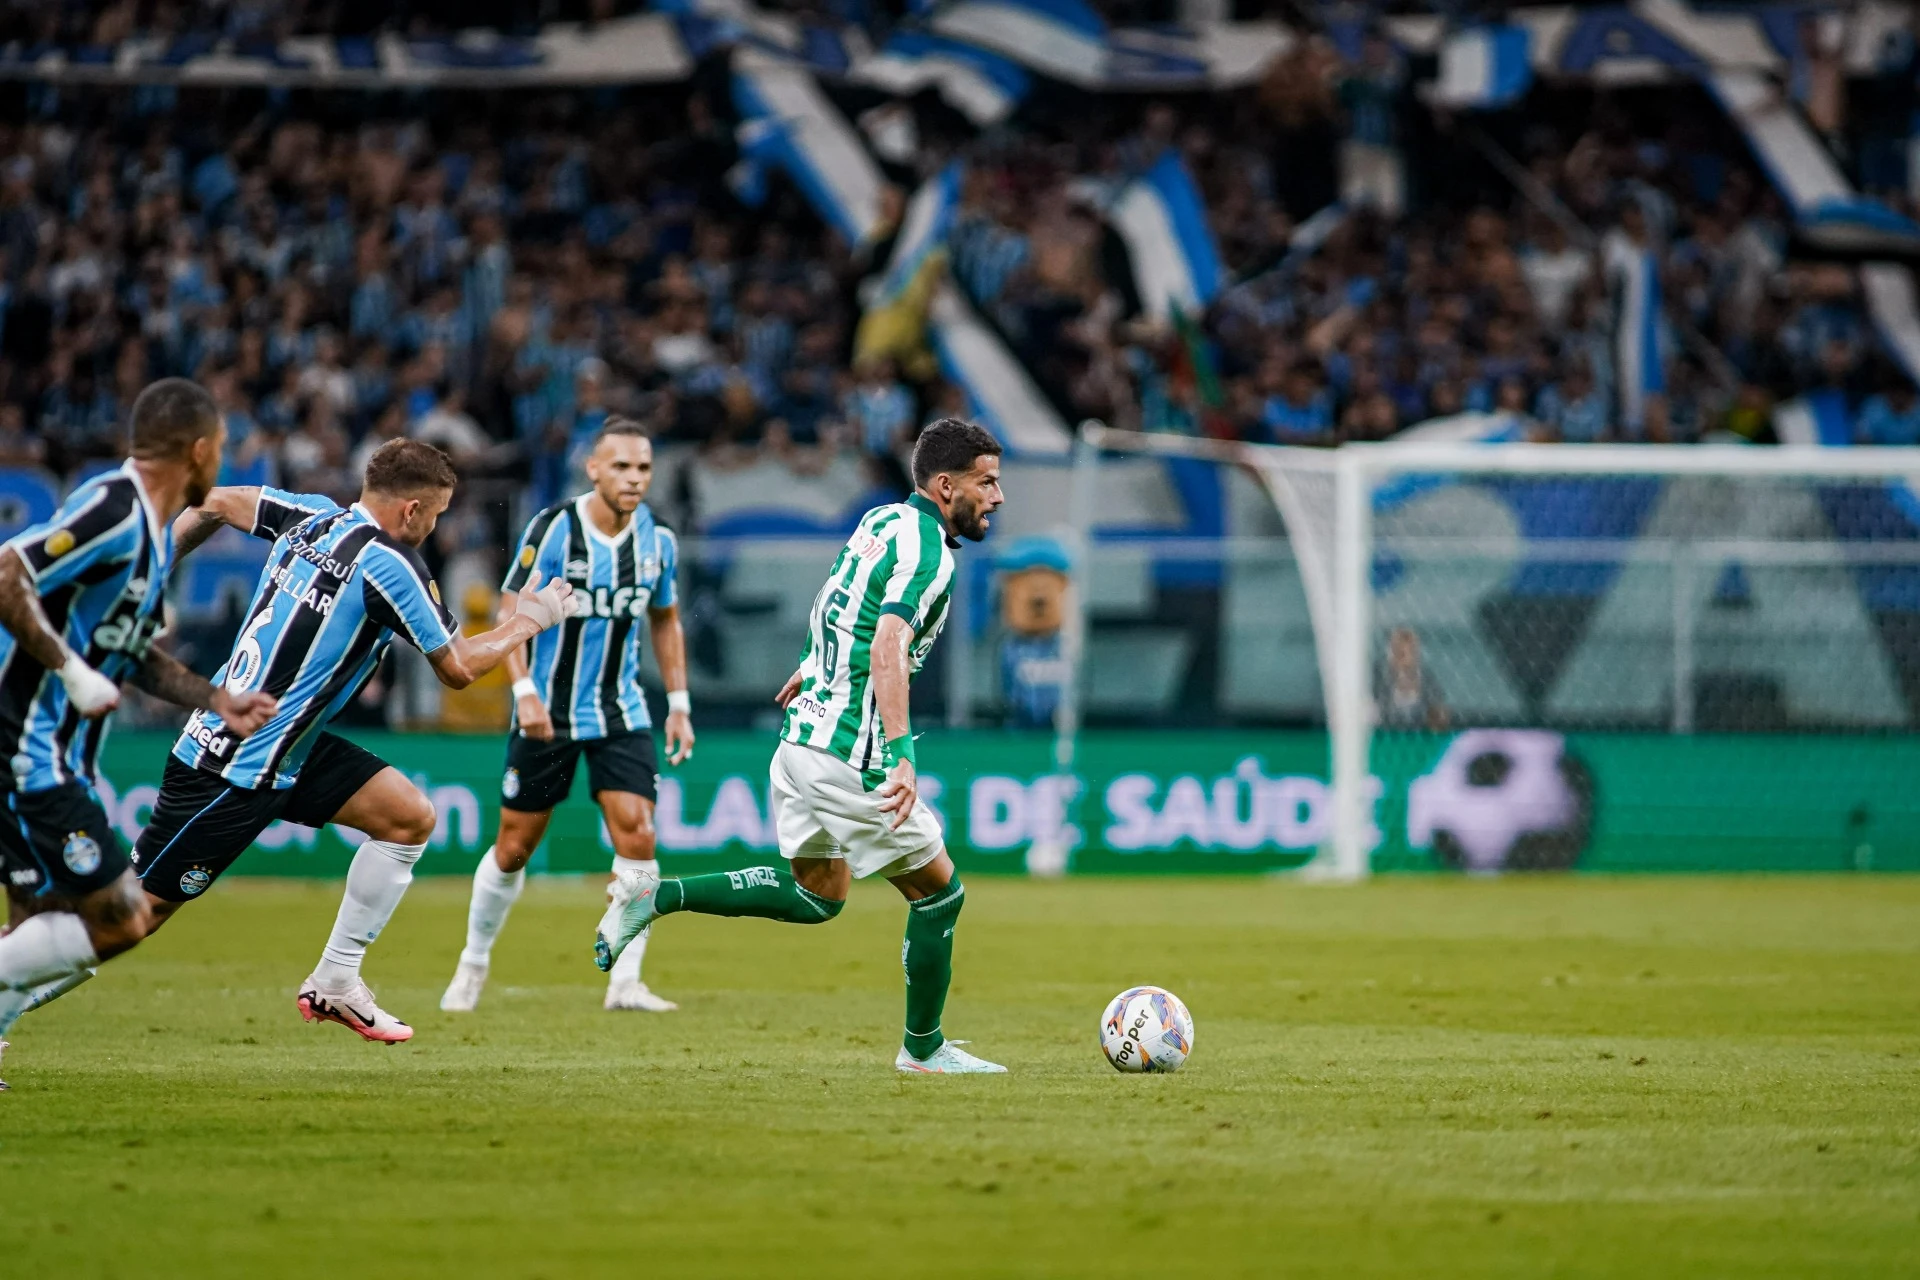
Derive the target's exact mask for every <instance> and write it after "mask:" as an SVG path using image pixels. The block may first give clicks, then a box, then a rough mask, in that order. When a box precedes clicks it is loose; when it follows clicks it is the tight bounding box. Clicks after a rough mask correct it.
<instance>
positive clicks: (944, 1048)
mask: <svg viewBox="0 0 1920 1280" xmlns="http://www.w3.org/2000/svg"><path fill="white" fill-rule="evenodd" d="M965 1043H967V1042H966V1041H965V1040H949V1041H947V1042H946V1043H945V1044H943V1045H941V1046H940V1047H939V1048H938V1049H935V1050H934V1051H933V1052H932V1053H930V1054H928V1055H927V1056H926V1057H924V1058H916V1057H914V1056H913V1055H912V1054H910V1053H908V1052H907V1047H906V1046H905V1045H901V1046H900V1052H899V1053H897V1054H895V1055H894V1058H893V1069H894V1070H895V1071H898V1072H899V1073H900V1074H902V1075H921V1076H993V1075H1005V1074H1006V1073H1007V1069H1006V1068H1005V1067H1003V1066H1001V1065H1000V1064H999V1063H997V1062H988V1061H987V1060H986V1059H985V1058H976V1057H974V1056H973V1055H972V1054H970V1053H968V1052H967V1051H966V1050H965V1049H962V1048H961V1047H960V1046H961V1045H963V1044H965Z"/></svg>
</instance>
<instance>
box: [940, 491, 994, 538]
mask: <svg viewBox="0 0 1920 1280" xmlns="http://www.w3.org/2000/svg"><path fill="white" fill-rule="evenodd" d="M985 506H986V504H985V503H983V502H978V501H975V500H974V499H972V498H969V497H967V496H966V495H965V494H956V495H954V499H953V506H952V507H950V508H949V509H948V511H947V522H948V523H949V524H951V525H952V526H953V531H954V532H955V533H957V534H959V535H960V536H961V537H963V538H965V539H966V540H967V541H969V542H980V541H983V540H984V539H985V538H986V536H987V524H988V521H987V513H986V511H985V510H984V508H985Z"/></svg>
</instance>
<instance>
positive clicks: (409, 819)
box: [367, 787, 439, 844]
mask: <svg viewBox="0 0 1920 1280" xmlns="http://www.w3.org/2000/svg"><path fill="white" fill-rule="evenodd" d="M407 791H408V795H407V796H406V798H405V799H403V800H402V799H398V798H396V801H395V803H394V805H393V807H392V808H391V809H390V810H389V811H388V812H387V813H385V814H384V815H382V819H383V820H382V821H381V823H380V828H381V829H380V830H378V831H374V830H368V831H367V834H368V835H370V836H372V837H373V838H374V839H376V840H386V841H390V842H391V843H393V844H425V843H427V841H429V840H431V839H433V825H434V823H435V822H436V821H438V818H439V815H438V814H437V813H436V812H435V811H434V808H433V801H431V800H429V799H427V798H426V796H424V795H422V794H421V793H420V792H419V790H418V789H417V788H413V787H409V788H407Z"/></svg>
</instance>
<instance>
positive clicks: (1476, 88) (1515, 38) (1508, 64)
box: [1428, 26, 1533, 110]
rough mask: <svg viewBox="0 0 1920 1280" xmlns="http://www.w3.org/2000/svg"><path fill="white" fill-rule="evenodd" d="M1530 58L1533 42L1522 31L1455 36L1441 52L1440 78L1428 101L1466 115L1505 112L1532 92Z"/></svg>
mask: <svg viewBox="0 0 1920 1280" xmlns="http://www.w3.org/2000/svg"><path fill="white" fill-rule="evenodd" d="M1532 57H1533V36H1532V33H1531V32H1529V31H1528V30H1527V28H1525V27H1519V26H1485V27H1473V28H1471V29H1469V30H1466V31H1458V32H1455V33H1454V34H1453V35H1451V36H1448V37H1447V41H1446V43H1445V44H1443V45H1441V46H1440V77H1439V79H1438V80H1436V81H1434V84H1433V89H1432V92H1431V93H1430V94H1429V95H1428V100H1429V101H1430V102H1431V103H1432V104H1433V105H1434V106H1436V107H1453V108H1460V109H1469V110H1475V109H1477V110H1485V109H1488V108H1493V107H1504V106H1508V105H1510V104H1511V103H1513V102H1515V101H1518V100H1519V99H1520V98H1521V97H1522V96H1524V95H1525V94H1526V92H1527V90H1528V89H1530V88H1532V87H1533V62H1532Z"/></svg>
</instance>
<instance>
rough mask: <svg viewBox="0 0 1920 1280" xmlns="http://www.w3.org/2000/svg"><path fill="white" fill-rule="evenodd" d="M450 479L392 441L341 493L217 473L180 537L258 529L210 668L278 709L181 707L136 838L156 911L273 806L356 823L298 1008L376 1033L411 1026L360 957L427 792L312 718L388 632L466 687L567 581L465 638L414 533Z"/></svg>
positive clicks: (354, 678) (375, 930) (351, 681)
mask: <svg viewBox="0 0 1920 1280" xmlns="http://www.w3.org/2000/svg"><path fill="white" fill-rule="evenodd" d="M454 482H455V477H454V473H453V468H452V467H451V466H450V465H448V463H447V460H446V457H445V456H444V455H443V454H441V453H440V451H439V450H437V449H435V448H433V447H432V446H431V445H427V444H423V443H421V442H419V441H417V440H395V441H391V442H389V443H387V444H384V445H382V446H380V448H379V449H378V450H376V451H375V452H374V454H373V456H372V457H371V458H370V459H368V461H367V472H366V477H365V480H364V484H363V488H362V489H361V493H360V500H359V501H358V502H356V503H354V504H353V506H351V507H342V506H340V505H339V504H337V503H335V502H334V501H333V500H332V499H330V498H326V497H323V496H320V495H318V494H305V493H285V492H282V491H281V490H278V489H266V488H231V489H216V490H214V491H213V492H212V493H211V494H209V495H208V496H207V500H206V502H205V503H204V504H203V505H202V506H201V509H200V510H199V511H197V512H188V513H187V514H185V515H183V516H182V517H181V524H182V526H183V527H182V531H181V533H180V539H181V541H182V543H183V544H184V545H187V546H196V545H198V544H199V543H200V542H201V541H204V540H205V539H206V538H207V537H210V536H211V535H212V533H213V531H214V530H215V529H217V528H218V527H219V526H220V525H221V524H222V523H225V524H229V525H232V526H233V527H234V528H236V529H244V530H245V531H247V532H248V533H251V534H253V535H254V536H255V537H258V538H265V539H270V540H272V542H273V549H272V550H271V551H270V552H268V554H267V567H266V568H265V569H264V570H263V571H262V572H261V575H260V585H259V587H258V588H257V589H256V591H255V593H254V597H253V603H252V605H251V606H249V608H248V609H247V616H246V620H245V622H244V624H243V625H242V627H241V630H240V636H239V639H238V641H237V642H236V643H235V644H234V648H233V655H232V656H231V657H230V658H228V659H227V662H226V665H225V666H223V667H221V668H220V670H219V671H217V672H215V673H214V682H215V683H216V684H219V685H223V686H224V687H225V688H226V689H227V690H228V691H229V692H230V693H243V692H248V691H252V690H260V691H264V692H266V693H269V694H272V695H273V696H274V697H276V698H278V699H279V708H278V710H277V711H276V712H275V713H274V715H273V718H272V719H270V720H268V721H267V722H266V724H265V725H264V726H263V727H262V728H261V729H260V730H259V731H258V732H257V733H255V734H253V735H252V736H251V737H248V738H246V739H244V740H243V739H241V738H240V737H239V735H238V734H236V733H235V732H233V726H231V725H229V724H228V723H227V721H226V719H225V718H224V717H222V716H221V715H219V714H217V713H215V712H212V711H204V712H197V713H195V714H194V715H193V716H192V717H191V718H189V719H188V721H187V725H186V728H185V729H184V730H182V731H181V734H180V739H179V741H178V742H176V743H175V744H174V748H173V755H172V757H171V758H170V759H169V760H168V761H167V768H166V773H165V775H164V777H163V778H162V779H161V785H160V798H159V799H158V800H157V801H155V802H154V806H153V817H152V819H151V820H150V821H149V822H148V824H147V829H146V830H145V831H143V832H141V833H140V839H139V841H138V842H137V843H136V844H135V845H134V855H133V858H134V866H135V867H136V868H137V869H138V871H139V874H140V882H141V884H142V885H144V886H145V887H146V890H147V896H148V898H149V900H150V901H151V902H152V904H153V910H154V915H155V916H156V918H157V919H156V926H157V924H158V923H163V922H164V921H165V920H166V919H168V918H169V917H171V915H172V914H173V913H174V912H175V911H177V910H178V909H179V908H180V906H181V904H182V903H186V902H190V901H192V900H193V899H194V898H197V897H199V896H200V895H201V894H203V893H205V892H206V891H207V888H208V887H209V886H210V885H212V884H213V882H214V880H215V879H217V878H218V877H219V875H220V873H221V872H223V871H225V870H226V869H227V868H228V867H229V866H231V865H233V862H234V860H235V859H237V858H238V857H239V856H240V855H241V854H242V853H244V852H246V849H247V846H249V845H250V844H252V843H253V840H254V837H255V836H257V835H259V834H260V832H261V831H263V830H265V829H266V828H267V827H268V826H270V825H271V824H272V823H273V822H274V821H275V820H276V819H281V818H284V819H286V820H287V821H288V822H297V823H300V824H302V825H303V826H309V827H320V826H324V825H326V824H327V823H329V822H337V823H340V824H341V825H343V826H348V827H352V828H354V829H355V830H357V831H360V832H362V833H363V834H365V835H366V837H367V840H366V843H364V844H362V845H361V846H360V848H359V849H358V850H357V851H356V852H355V853H354V855H353V862H352V864H351V865H350V866H349V868H348V870H347V886H346V893H345V896H344V897H342V899H341V902H340V911H339V915H338V916H337V918H336V919H335V920H334V924H333V932H332V934H331V935H330V936H329V938H328V939H327V944H326V947H325V949H324V950H323V951H322V952H321V957H320V964H319V966H318V967H317V968H316V969H315V970H314V971H313V973H312V974H311V975H310V976H309V977H308V978H307V980H306V982H305V983H303V984H302V985H301V988H300V994H299V996H298V997H297V1003H298V1005H299V1009H300V1013H301V1016H302V1017H304V1018H305V1019H306V1020H307V1021H309V1022H312V1021H314V1020H315V1019H324V1020H327V1021H330V1022H338V1023H339V1024H341V1025H342V1026H344V1027H347V1028H349V1029H350V1030H352V1031H354V1032H355V1033H356V1034H358V1035H359V1036H361V1037H362V1038H364V1039H367V1040H377V1041H384V1042H386V1043H389V1044H391V1043H397V1042H399V1041H402V1040H408V1039H411V1038H412V1036H413V1028H411V1027H409V1026H408V1025H407V1024H406V1023H404V1022H402V1021H400V1019H398V1018H396V1017H394V1016H393V1015H392V1014H390V1013H388V1012H386V1011H385V1010H384V1009H382V1008H380V1006H379V1005H378V1004H376V1003H374V999H373V992H372V991H370V990H368V988H367V984H366V983H365V982H364V981H363V980H362V979H361V977H360V963H361V960H362V959H363V958H364V957H365V955H366V950H367V946H368V944H369V943H371V942H372V941H373V940H374V939H375V938H377V937H379V936H380V930H381V929H382V928H383V927H384V926H385V925H386V923H387V920H388V919H389V918H390V917H391V916H392V915H393V912H394V909H395V908H396V907H398V906H399V905H400V898H401V896H402V895H403V894H405V893H406V891H407V885H408V883H409V882H410V881H411V880H412V879H413V864H414V863H415V862H416V861H418V860H419V858H420V854H421V853H422V852H423V851H424V850H425V849H426V847H427V841H428V840H429V839H430V838H431V837H432V834H433V827H434V811H433V804H432V803H431V802H430V801H429V800H428V799H427V798H426V796H424V795H422V794H421V793H420V789H419V788H418V787H416V786H414V785H413V783H412V782H410V781H408V780H407V778H406V777H405V776H404V775H403V774H401V772H400V771H399V770H398V769H395V768H393V767H392V766H391V765H389V764H387V762H386V761H384V760H382V759H380V758H379V757H378V756H376V755H374V754H373V753H372V752H370V751H367V750H366V749H364V748H362V747H359V746H356V745H354V744H353V743H351V742H348V741H347V740H346V739H345V738H340V737H336V736H334V735H333V734H331V733H327V732H325V731H324V730H325V727H326V724H327V722H328V721H329V720H331V719H332V718H333V717H334V716H335V715H337V714H339V711H340V709H341V708H342V707H343V706H345V705H346V704H347V702H348V701H349V700H351V699H352V698H353V697H354V696H355V695H356V694H358V693H359V691H360V687H361V686H362V685H363V684H365V683H366V681H367V679H368V677H370V676H371V675H372V674H373V672H374V670H375V669H376V668H377V667H378V666H379V665H380V659H381V658H382V657H383V656H384V655H385V654H386V651H387V646H388V645H389V644H390V643H391V642H392V639H393V637H394V636H395V635H398V636H401V637H403V638H405V639H406V640H407V641H408V643H410V644H412V645H413V646H414V647H416V648H418V649H419V650H420V652H421V653H423V654H425V655H426V656H427V661H428V662H429V663H431V664H432V666H433V670H434V674H435V675H437V676H438V677H439V678H440V682H441V683H442V684H445V685H447V686H449V687H451V688H455V689H459V688H464V687H465V686H466V685H468V684H470V683H472V682H473V681H474V680H475V679H477V678H479V677H480V676H482V675H484V674H486V673H487V672H488V671H491V670H492V669H493V668H494V667H496V666H498V665H499V664H500V663H501V662H503V661H505V659H506V656H507V655H508V654H509V653H512V652H515V651H517V650H518V649H519V648H520V646H521V645H523V644H525V643H526V642H527V641H529V640H531V639H533V637H534V636H536V635H538V634H539V633H540V632H542V631H544V630H546V629H547V628H548V627H551V626H552V625H553V624H554V623H555V622H557V621H559V619H560V618H561V616H562V615H563V614H564V613H565V611H566V608H567V599H568V596H569V594H570V591H569V588H568V587H567V584H566V583H565V582H562V581H558V580H555V581H553V582H550V583H548V584H546V585H545V586H540V585H539V584H538V581H537V578H536V580H530V581H529V582H528V583H527V585H526V586H525V587H524V588H523V589H522V590H521V591H520V593H519V595H518V597H517V598H516V600H515V605H516V608H515V610H514V614H513V616H512V617H511V618H508V619H507V620H506V621H505V622H503V623H501V624H500V625H499V626H497V627H495V628H494V629H493V630H491V631H488V632H486V633H485V634H483V635H478V636H462V635H461V634H460V632H459V629H458V628H457V627H456V626H455V625H454V620H453V618H452V617H451V616H450V615H449V614H448V613H447V610H446V608H445V606H443V605H442V604H441V603H440V593H439V590H438V588H437V587H436V586H435V585H434V583H433V580H432V578H431V577H430V576H429V575H428V573H427V567H426V564H425V563H424V562H423V561H422V560H421V559H420V553H419V551H418V550H417V549H416V548H418V547H419V546H420V544H421V543H423V542H425V541H426V540H427V538H428V536H430V535H431V534H432V533H433V527H434V522H435V521H437V520H438V519H439V518H440V514H441V512H443V511H445V510H446V509H447V504H448V503H449V502H450V501H451V500H452V498H453V488H454Z"/></svg>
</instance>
